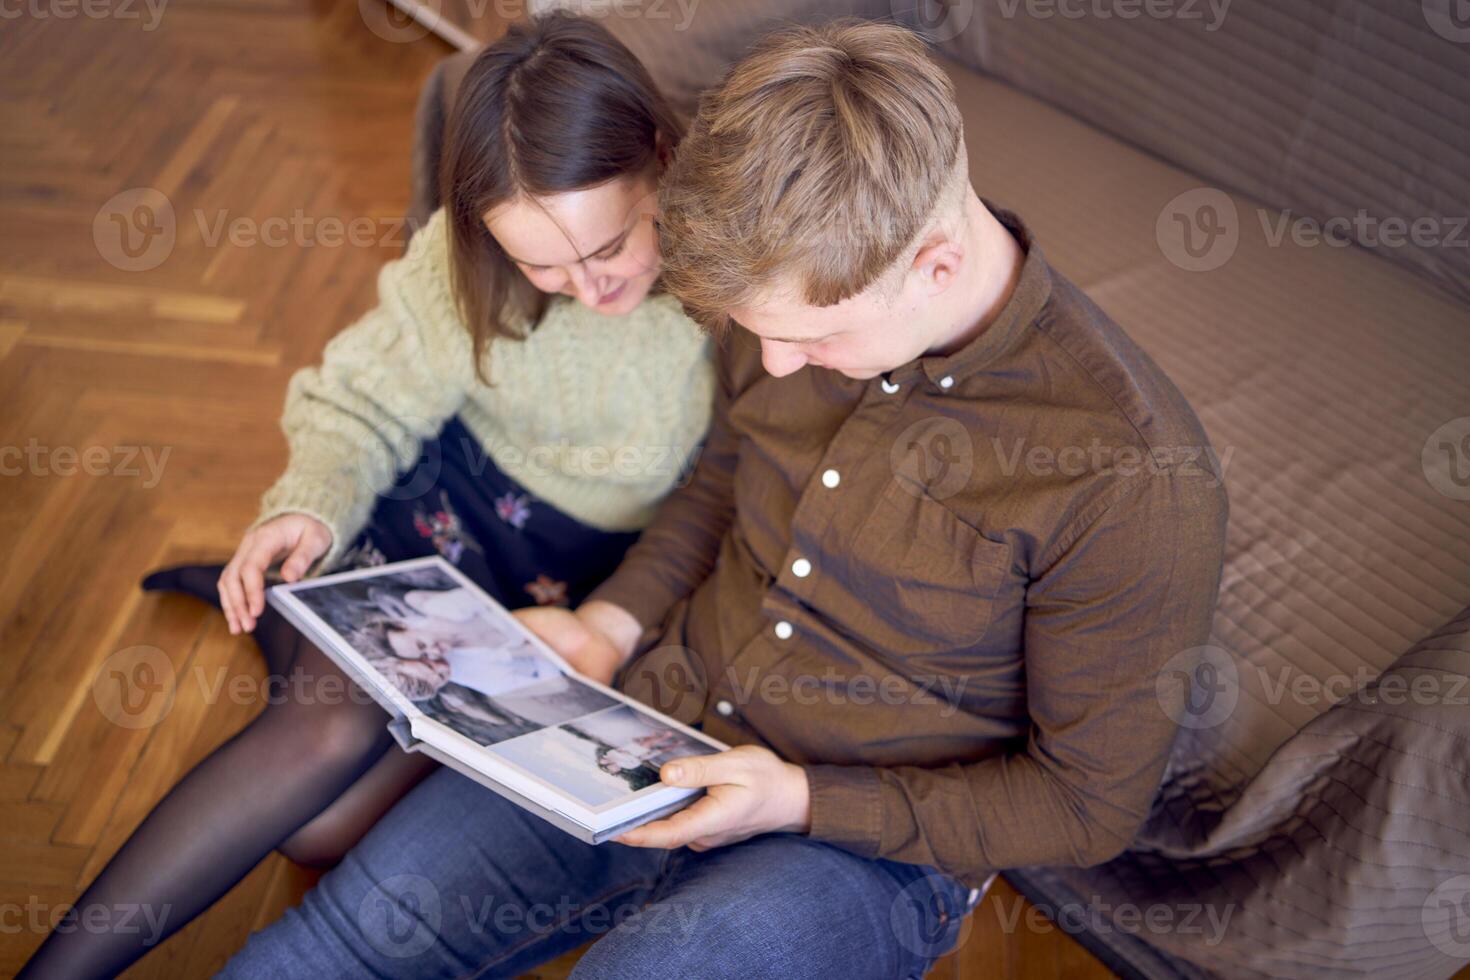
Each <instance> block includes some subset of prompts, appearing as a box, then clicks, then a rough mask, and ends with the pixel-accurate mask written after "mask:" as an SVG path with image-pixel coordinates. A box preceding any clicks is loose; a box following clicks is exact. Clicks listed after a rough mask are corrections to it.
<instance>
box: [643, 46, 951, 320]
mask: <svg viewBox="0 0 1470 980" xmlns="http://www.w3.org/2000/svg"><path fill="white" fill-rule="evenodd" d="M960 146H961V123H960V113H959V109H958V107H957V106H956V105H955V99H954V88H953V86H952V85H951V84H950V81H949V79H948V77H946V76H945V74H944V72H943V71H942V70H941V69H940V68H939V66H938V65H937V64H935V63H934V61H933V60H931V59H930V57H929V55H928V53H927V52H926V51H925V49H924V44H923V42H922V41H921V40H920V39H919V38H918V37H917V36H916V35H914V34H912V33H910V32H909V31H907V30H904V29H903V28H901V27H897V26H893V25H887V24H876V23H870V22H863V21H850V20H849V21H836V22H833V23H829V24H827V25H824V26H821V27H799V28H792V29H787V30H783V31H780V32H778V33H776V34H773V35H771V36H769V37H767V38H765V39H764V40H763V41H761V42H760V43H759V44H758V45H757V46H756V48H755V49H754V50H753V51H752V52H751V53H750V54H749V55H747V56H746V57H745V58H744V59H743V60H742V61H741V62H740V63H739V64H737V65H736V66H734V67H733V68H732V69H731V70H730V72H729V73H728V74H727V75H726V76H725V79H724V81H723V83H722V84H721V85H720V86H719V87H718V88H717V89H715V90H714V91H712V92H710V93H709V94H707V95H706V96H705V97H704V98H703V99H702V100H701V103H700V107H699V113H698V115H697V116H696V117H695V120H694V123H693V125H692V127H691V129H690V131H689V133H688V135H687V136H686V137H685V139H684V141H683V143H682V144H680V147H679V151H678V153H677V158H676V159H675V161H674V163H673V165H672V167H671V168H670V170H669V172H668V173H667V174H666V175H665V177H664V180H663V183H662V186H661V189H660V203H661V208H660V210H661V211H662V218H661V220H660V238H661V245H662V247H663V253H664V273H663V283H664V285H665V287H666V288H667V289H668V290H669V291H670V292H672V293H673V294H674V295H675V296H677V297H678V298H679V299H681V300H682V301H683V302H684V304H685V306H686V308H687V309H688V310H689V312H690V314H691V315H692V316H694V318H695V319H697V320H698V321H700V322H701V323H702V324H704V325H705V326H706V328H709V329H712V330H715V331H716V332H718V331H720V330H722V329H723V328H724V326H725V325H726V324H727V323H728V318H727V316H726V311H728V310H730V309H732V308H735V307H739V306H742V305H744V304H745V303H746V302H748V301H749V300H751V299H752V298H753V297H755V296H757V295H758V294H762V293H765V292H767V291H769V290H772V289H775V288H780V287H787V286H789V287H792V288H794V289H795V290H796V296H795V298H799V299H800V300H802V301H803V302H806V303H809V304H811V305H813V306H830V305H832V304H834V303H837V302H840V301H842V300H844V299H847V298H848V297H850V296H854V295H856V294H858V293H861V292H862V291H863V290H865V289H867V288H868V287H869V286H870V285H872V284H873V283H874V282H876V281H878V280H879V279H880V278H881V277H882V276H883V274H884V273H885V272H886V271H887V270H889V269H890V268H891V267H893V266H894V264H895V263H896V262H897V261H898V260H899V259H900V258H902V257H903V256H905V255H906V254H911V253H910V252H909V246H910V245H911V244H913V243H914V241H915V239H916V238H917V237H918V235H919V233H920V232H922V231H923V230H924V229H925V226H926V223H927V221H928V219H929V218H930V216H931V215H932V214H934V213H935V211H936V208H937V207H938V206H939V205H940V203H941V201H943V200H944V199H946V198H947V197H949V196H950V195H949V194H948V193H947V192H948V191H949V190H950V189H951V188H952V187H953V186H954V171H955V167H956V164H957V163H960V162H961V161H962V160H963V155H962V154H961V153H960ZM962 179H963V175H962ZM965 186H968V183H966V185H965Z"/></svg>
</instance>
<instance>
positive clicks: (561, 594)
mask: <svg viewBox="0 0 1470 980" xmlns="http://www.w3.org/2000/svg"><path fill="white" fill-rule="evenodd" d="M526 591H527V592H529V593H531V598H533V599H535V600H536V605H538V606H558V605H565V604H566V601H567V583H565V582H562V581H560V580H558V579H554V578H552V577H551V576H549V575H546V574H544V573H543V574H541V575H537V576H536V581H534V582H527V583H526Z"/></svg>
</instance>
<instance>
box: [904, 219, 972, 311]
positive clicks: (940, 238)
mask: <svg viewBox="0 0 1470 980" xmlns="http://www.w3.org/2000/svg"><path fill="white" fill-rule="evenodd" d="M964 259H965V247H964V246H963V245H961V244H960V243H959V242H957V241H955V240H954V239H952V238H950V237H948V236H946V235H940V234H936V235H934V236H932V237H931V238H930V239H929V240H928V241H926V242H924V244H923V245H922V246H921V247H920V248H919V251H918V253H917V254H915V255H914V264H913V266H912V271H913V273H914V274H915V275H917V276H918V277H919V282H920V288H922V289H923V290H924V291H925V293H926V295H929V296H938V295H939V294H940V293H942V292H944V291H945V290H946V289H948V288H949V287H950V286H951V285H952V284H953V283H954V281H955V280H956V279H957V278H958V277H959V275H960V269H961V267H962V266H963V264H964Z"/></svg>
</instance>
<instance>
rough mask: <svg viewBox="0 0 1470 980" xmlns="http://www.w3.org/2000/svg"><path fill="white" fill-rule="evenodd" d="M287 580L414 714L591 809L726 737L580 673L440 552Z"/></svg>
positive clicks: (626, 795)
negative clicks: (296, 581)
mask: <svg viewBox="0 0 1470 980" xmlns="http://www.w3.org/2000/svg"><path fill="white" fill-rule="evenodd" d="M279 591H280V592H281V593H284V596H283V601H284V602H287V603H291V602H294V603H299V604H300V606H301V607H304V609H305V610H306V611H308V612H309V614H310V615H309V616H308V617H306V618H307V619H308V621H310V620H313V619H314V620H316V621H317V622H318V623H319V624H321V626H324V627H325V632H326V635H324V636H323V637H321V639H322V640H323V641H324V642H327V643H330V644H331V646H333V647H335V648H336V649H337V650H338V651H339V652H342V650H343V648H345V649H346V650H347V651H350V652H351V654H352V655H353V657H352V659H353V660H354V661H358V662H359V663H357V667H358V670H357V671H356V672H357V673H358V674H368V676H367V677H366V678H365V679H366V680H367V681H368V682H371V683H373V684H374V685H375V686H376V687H377V688H378V689H379V693H380V694H382V695H385V696H386V697H387V698H388V699H389V700H391V701H392V702H393V703H394V704H395V705H396V706H397V707H398V708H399V709H400V710H402V711H404V713H405V714H407V715H409V716H413V715H415V714H418V715H422V716H424V717H427V718H431V719H433V720H434V721H436V722H438V723H440V724H441V725H443V726H444V727H445V728H447V729H449V730H450V731H452V732H454V733H455V734H456V735H458V736H461V737H463V738H464V739H467V740H469V741H470V742H472V743H474V745H475V746H476V747H479V748H480V749H483V750H486V751H488V752H489V753H490V754H491V755H493V756H494V758H495V759H496V760H498V761H500V762H502V763H504V764H505V765H508V766H511V767H513V768H514V769H515V770H517V771H519V772H520V773H521V774H523V775H525V776H528V777H530V778H531V779H533V780H535V781H536V782H537V783H539V784H541V785H544V786H548V787H551V788H553V789H554V790H556V791H557V792H559V793H561V794H565V795H566V796H568V797H570V798H572V799H573V800H575V801H577V802H578V803H579V804H581V806H582V807H584V808H585V809H586V810H588V811H589V812H592V813H596V812H599V811H603V810H606V809H608V808H611V807H617V806H620V805H621V804H625V803H627V802H629V801H630V800H632V799H633V798H634V797H635V796H636V795H637V794H639V793H640V792H642V791H644V790H649V789H651V788H652V787H655V786H657V785H659V777H658V771H659V767H660V766H662V765H663V764H664V763H665V762H667V761H669V760H670V759H674V758H678V757H680V756H686V755H704V754H708V753H711V752H718V751H720V750H721V749H723V748H725V746H724V745H723V744H722V743H719V742H716V741H714V740H713V739H709V738H707V737H705V736H702V735H701V734H700V733H698V732H695V731H693V730H692V729H689V728H686V727H685V726H683V725H680V724H679V723H678V722H676V721H673V720H672V719H666V718H664V717H663V716H661V715H658V713H657V712H653V711H651V710H647V709H644V708H642V707H641V706H639V705H638V704H637V703H636V702H632V701H630V700H627V699H624V698H622V697H621V696H615V694H614V692H612V690H611V689H610V688H607V687H604V686H603V685H600V684H597V683H596V682H593V681H590V680H588V679H586V678H582V677H580V676H577V675H575V673H574V672H572V671H571V669H570V668H569V667H568V666H567V665H566V664H565V663H564V662H563V661H561V660H560V658H558V657H557V656H556V654H555V653H553V652H552V651H551V650H550V649H549V648H547V647H546V646H545V645H544V644H542V643H541V642H540V641H539V640H537V639H536V638H535V637H533V636H532V635H531V634H529V633H528V632H527V631H526V630H525V629H524V627H522V626H521V625H520V624H519V623H518V622H517V621H516V620H515V619H514V617H512V616H511V615H510V614H509V613H508V612H507V611H506V610H505V609H504V608H503V607H501V606H500V605H499V604H498V603H496V602H495V601H494V600H493V599H491V598H490V597H488V596H486V595H485V594H484V593H483V592H481V591H480V590H479V589H478V588H476V587H475V586H474V585H473V583H471V582H470V581H469V580H468V579H465V578H464V577H463V576H462V575H461V574H460V573H458V572H457V570H455V569H454V568H453V567H452V566H450V565H448V563H447V562H444V561H443V560H442V559H438V558H430V559H422V560H417V561H411V562H400V563H397V564H394V565H388V566H382V567H379V568H374V569H365V570H362V571H356V572H348V573H343V574H341V575H333V576H327V577H325V578H322V579H316V580H309V581H307V582H303V583H300V584H297V585H294V586H286V587H280V589H279ZM369 672H370V673H369Z"/></svg>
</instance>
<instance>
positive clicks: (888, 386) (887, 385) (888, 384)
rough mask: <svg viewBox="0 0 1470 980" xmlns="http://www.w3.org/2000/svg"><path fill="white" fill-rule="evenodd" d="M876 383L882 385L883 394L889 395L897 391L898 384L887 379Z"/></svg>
mask: <svg viewBox="0 0 1470 980" xmlns="http://www.w3.org/2000/svg"><path fill="white" fill-rule="evenodd" d="M878 384H879V386H880V387H882V389H883V394H885V395H891V394H893V393H895V392H896V391H898V385H896V384H894V383H893V382H892V381H889V380H887V379H886V378H885V379H884V380H882V381H880V382H878Z"/></svg>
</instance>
